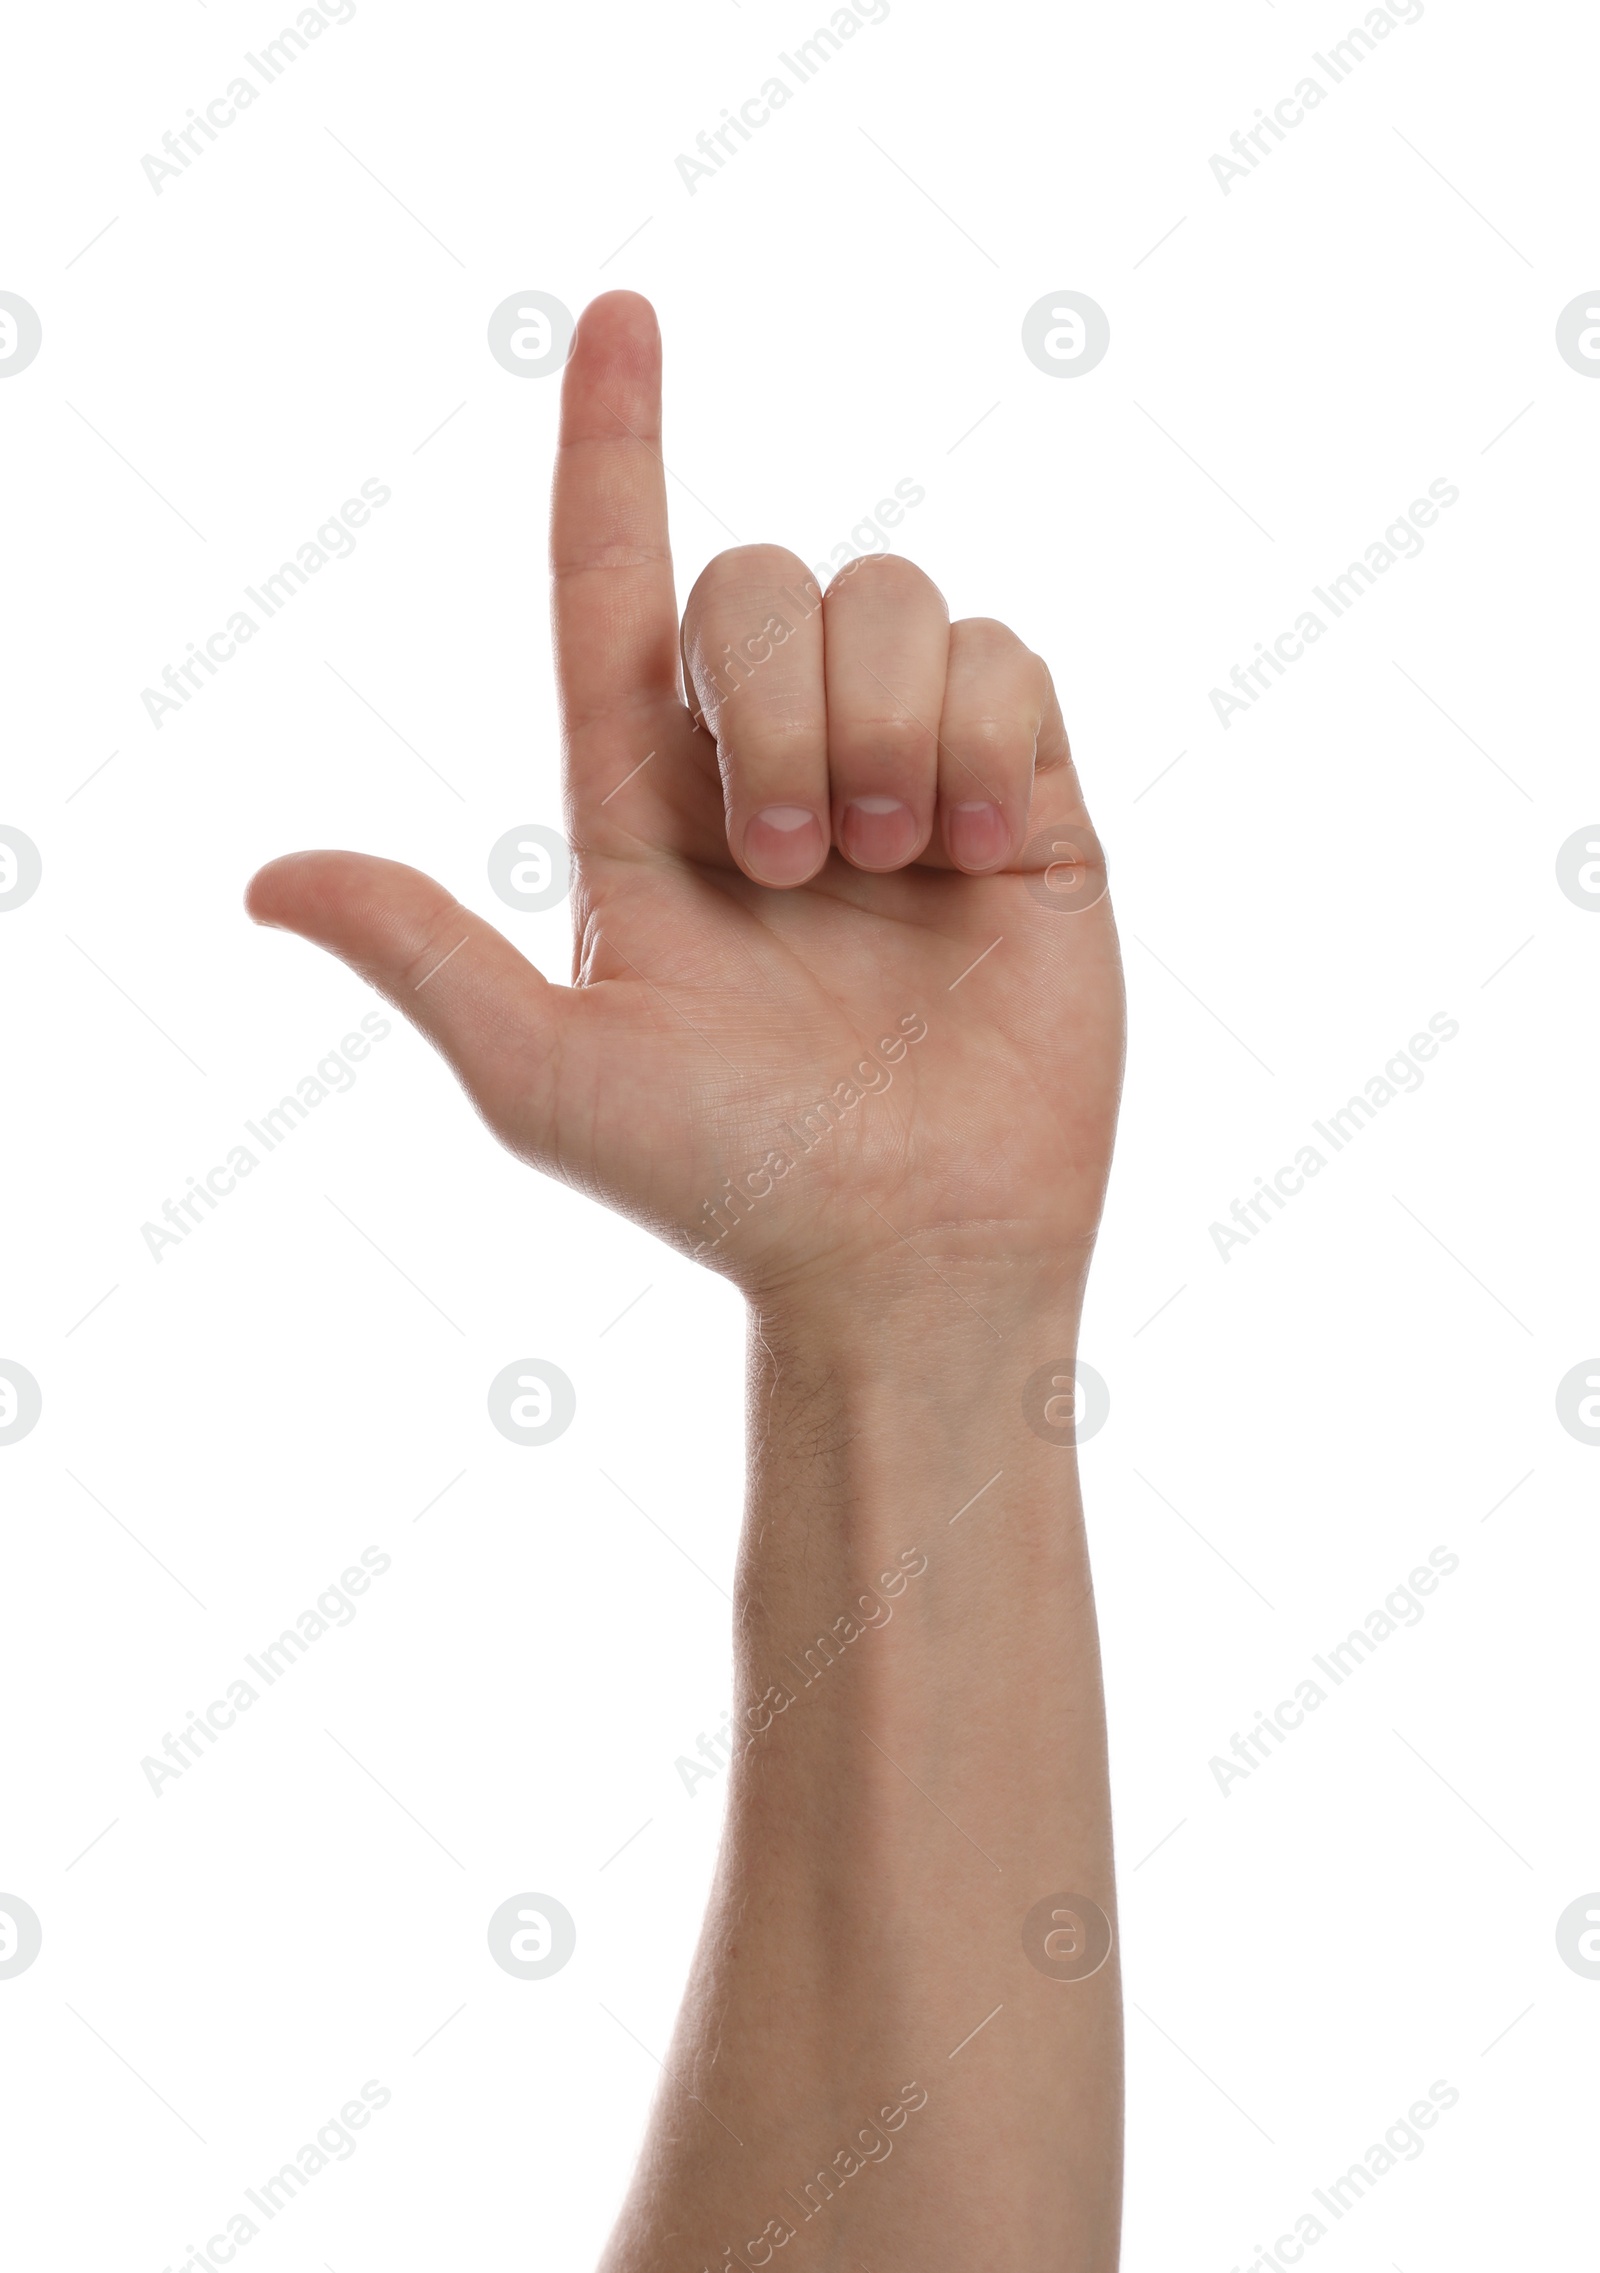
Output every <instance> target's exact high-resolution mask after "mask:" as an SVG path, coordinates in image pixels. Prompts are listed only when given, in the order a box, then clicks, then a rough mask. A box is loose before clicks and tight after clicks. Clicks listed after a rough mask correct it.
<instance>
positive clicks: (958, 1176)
mask: <svg viewBox="0 0 1600 2273" xmlns="http://www.w3.org/2000/svg"><path fill="white" fill-rule="evenodd" d="M660 416H661V412H660V343H659V339H658V336H657V333H656V328H655V324H654V320H653V317H652V315H651V312H650V310H649V309H648V308H647V307H646V305H645V304H644V303H643V302H642V301H639V300H637V299H635V298H634V297H633V296H632V295H630V294H625V293H617V294H612V295H608V296H607V297H606V298H604V299H602V300H600V301H598V302H597V303H596V304H595V306H594V307H592V308H591V309H590V310H589V311H588V312H587V314H586V315H585V317H584V319H583V322H582V323H581V324H580V326H579V329H578V333H577V338H576V342H575V346H574V352H573V356H572V360H571V363H570V364H569V366H568V369H567V374H566V381H565V391H564V397H563V428H562V445H561V452H560V457H559V461H558V465H557V471H556V481H555V492H554V505H553V512H552V542H551V550H552V567H553V573H554V591H555V625H556V635H557V636H556V646H557V660H558V664H559V668H560V673H561V681H562V696H563V707H564V726H565V733H566V753H567V785H568V814H569V828H570V833H571V838H572V845H573V852H574V859H575V881H574V912H575V918H576V924H577V940H576V956H575V971H574V979H575V983H574V985H573V986H572V987H571V988H560V987H555V986H552V985H550V984H548V983H547V982H546V981H545V979H544V978H543V977H542V976H541V975H540V973H539V972H537V971H536V970H534V969H533V967H532V966H531V965H530V964H528V963H527V962H526V961H525V960H524V959H523V958H522V957H521V956H520V955H519V954H518V953H517V952H516V950H515V949H514V948H513V947H512V946H511V945H510V944H509V943H508V942H507V941H506V940H505V939H504V938H502V937H501V935H500V934H499V933H498V932H496V931H494V930H493V929H492V928H491V927H490V926H489V925H488V924H486V923H484V922H482V921H481V919H479V918H478V917H477V916H475V915H474V914H472V913H471V912H470V911H468V910H466V909H463V908H462V907H461V906H459V905H458V904H457V903H456V902H455V901H454V900H453V898H452V897H451V895H450V894H449V893H448V892H447V891H445V890H443V889H442V888H441V887H440V886H439V885H437V884H435V883H433V882H432V881H430V879H428V878H427V877H425V876H421V875H419V874H418V873H417V872H416V871H415V870H413V869H409V868H402V867H398V866H396V865H395V864H393V863H391V862H387V861H376V860H370V859H366V858H364V857H362V856H360V855H356V854H351V853H334V852H329V853H305V854H297V855H293V856H291V857H290V858H288V859H285V860H281V861H276V862H274V863H273V864H272V865H271V866H270V867H268V868H266V869H264V870H263V871H262V872H261V874H260V875H259V876H258V877H257V878H256V880H255V882H254V884H253V885H252V887H251V903H250V904H251V908H252V911H253V912H254V913H255V915H256V916H257V917H258V919H260V920H261V921H264V922H267V923H273V924H278V925H281V926H282V927H284V928H286V929H289V930H293V931H298V932H300V933H302V934H303V935H304V936H306V937H308V938H311V939H314V940H316V941H318V942H319V943H320V944H321V945H323V946H325V947H327V948H329V949H330V950H331V951H333V952H334V953H336V954H339V955H341V956H343V957H344V959H345V960H346V961H347V962H348V963H350V964H351V965H352V966H353V967H354V968H355V969H357V970H359V971H361V972H362V973H364V974H365V975H366V976H367V977H368V978H370V979H371V980H372V982H373V983H374V984H375V985H376V986H378V987H379V988H381V989H382V990H383V992H384V993H385V994H386V995H388V996H389V998H390V999H391V1000H392V1001H393V1002H394V1003H395V1004H396V1006H397V1007H398V1008H400V1009H402V1010H403V1011H404V1012H405V1014H406V1015H407V1016H408V1017H409V1018H411V1019H412V1020H413V1021H414V1022H415V1023H416V1024H417V1025H418V1026H419V1027H420V1028H421V1030H422V1031H423V1032H424V1033H426V1034H427V1035H428V1036H429V1037H430V1038H431V1039H432V1040H433V1041H434V1042H435V1043H436V1044H437V1045H438V1047H439V1048H440V1050H441V1051H442V1052H443V1053H444V1055H445V1056H446V1057H447V1058H448V1059H449V1060H450V1062H451V1063H452V1064H453V1065H454V1067H455V1068H456V1070H457V1072H458V1073H459V1074H460V1076H461V1078H462V1080H463V1081H464V1083H465V1084H466V1086H467V1088H468V1089H469V1090H470V1092H471V1094H472V1096H473V1098H474V1100H475V1101H476V1103H477V1104H478V1106H479V1108H480V1110H481V1111H482V1112H483V1114H484V1117H485V1118H486V1119H487V1120H488V1122H489V1123H490V1125H491V1127H493V1128H494V1129H495V1131H496V1133H497V1134H498V1135H499V1136H500V1137H501V1138H502V1140H503V1141H504V1142H505V1143H506V1144H507V1145H509V1146H510V1147H511V1148H512V1149H513V1150H514V1151H516V1152H518V1153H519V1154H521V1155H522V1156H523V1157H524V1158H526V1159H528V1160H530V1161H532V1162H534V1163H535V1164H536V1165H538V1166H540V1167H541V1168H543V1169H545V1170H546V1171H547V1172H549V1173H551V1174H554V1175H558V1176H561V1177H563V1178H564V1179H565V1180H566V1181H568V1182H569V1183H572V1184H574V1185H576V1186H578V1187H579V1188H580V1189H582V1190H584V1191H586V1192H587V1193H589V1194H590V1195H591V1196H592V1197H594V1198H597V1199H601V1200H603V1201H605V1202H607V1203H608V1204H610V1205H612V1206H614V1207H617V1208H620V1209H622V1210H623V1211H624V1212H626V1213H627V1214H629V1215H630V1216H632V1217H633V1218H634V1220H635V1221H637V1222H639V1223H642V1224H644V1225H645V1226H646V1227H648V1228H649V1229H650V1230H651V1231H653V1232H654V1233H656V1234H657V1235H658V1236H660V1237H662V1238H664V1239H667V1240H670V1241H671V1242H672V1243H673V1244H674V1245H675V1246H676V1247H678V1248H679V1249H680V1250H681V1251H683V1252H686V1253H689V1254H692V1255H694V1256H696V1257H697V1258H698V1259H699V1260H701V1261H703V1262H705V1263H706V1264H708V1265H709V1267H711V1268H713V1269H716V1270H719V1271H721V1272H723V1273H724V1274H725V1275H726V1276H728V1277H729V1278H730V1279H732V1280H733V1281H734V1283H736V1284H737V1285H738V1286H739V1287H740V1288H741V1290H742V1291H743V1293H744V1294H745V1296H746V1299H747V1301H748V1303H749V1305H750V1314H751V1321H752V1325H751V1353H752V1354H751V1368H750V1410H749V1441H750V1493H749V1506H748V1511H747V1518H746V1532H745V1539H744V1544H743V1551H742V1556H741V1563H740V1576H739V1596H738V1605H737V1627H736V1635H735V1647H736V1651H737V1660H738V1704H737V1709H736V1715H735V1722H736V1727H737V1729H738V1731H739V1734H740V1738H741V1747H742V1748H741V1750H740V1751H739V1754H738V1757H737V1763H736V1769H735V1773H734V1777H733V1785H732V1791H731V1795H730V1805H731V1814H730V1819H729V1826H728V1833H727V1841H726V1847H725V1851H724V1853H723V1856H722V1858H721V1864H720V1868H719V1872H718V1878H717V1885H716V1892H715V1896H714V1900H713V1903H712V1906H711V1912H710V1916H709V1918H708V1920H707V1925H706V1930H705V1936H704V1940H703V1942H702V1945H701V1949H700V1953H699V1957H698V1960H697V1963H696V1967H695V1973H694V1980H693V1984H692V1987H691V1990H690V1994H689V1997H688V2000H687V2003H686V2006H685V2009H684V2013H683V2017H682V2021H681V2023H680V2027H679V2030H678V2035H677V2039H676V2042H675V2045H674V2049H673V2052H672V2055H671V2059H670V2061H669V2068H668V2080H667V2082H666V2084H665V2085H664V2087H663V2090H662V2094H661V2098H660V2101H659V2104H658V2106H657V2109H656V2112H655V2116H654V2119H653V2121H652V2124H651V2128H650V2133H649V2138H648V2142H647V2145H646V2150H645V2154H644V2158H643V2161H642V2164H641V2166H640V2170H639V2173H638V2177H637V2179H636V2181H635V2184H634V2187H633V2189H632V2192H631V2194H630V2197H629V2201H628V2205H627V2208H626V2210H625V2212H624V2215H623V2219H622V2223H621V2225H620V2227H619V2229H618V2231H617V2234H616V2236H615V2238H614V2240H613V2242H612V2244H611V2247H610V2250H609V2252H608V2255H607V2259H606V2266H607V2269H608V2273H679V2268H681V2269H682V2273H701V2269H702V2268H714V2267H718V2266H724V2265H726V2266H732V2265H736V2264H741V2263H742V2264H743V2265H745V2266H746V2267H747V2268H750V2269H751V2273H756V2269H757V2268H759V2267H761V2266H763V2265H766V2264H768V2263H771V2262H773V2261H774V2260H775V2259H776V2258H777V2255H778V2253H779V2252H780V2251H787V2252H788V2253H789V2254H788V2255H787V2256H785V2257H784V2258H783V2259H782V2262H783V2263H784V2264H785V2265H786V2266H805V2265H810V2266H814V2267H818V2268H822V2267H827V2268H830V2269H831V2268H834V2267H838V2268H841V2269H843V2268H846V2267H851V2268H854V2267H858V2266H865V2267H866V2268H867V2273H894V2269H895V2268H897V2267H904V2266H909V2265H916V2266H918V2267H920V2268H923V2269H924V2273H942V2269H946V2268H948V2269H949V2273H971V2268H972V2267H973V2266H974V2265H976V2264H978V2263H979V2262H981V2263H983V2264H984V2265H986V2266H990V2267H994V2268H997V2269H998V2268H1015V2269H1016V2273H1024V2269H1026V2273H1038V2269H1039V2268H1041V2267H1043V2266H1045V2265H1054V2264H1060V2265H1071V2266H1072V2267H1074V2268H1075V2269H1078V2273H1102V2269H1109V2268H1111V2267H1112V2266H1113V2265H1114V2263H1115V2259H1116V2231H1117V2205H1118V2139H1119V2127H1120V2107H1121V2081H1120V2037H1119V2023H1118V2005H1117V1987H1116V1963H1115V1955H1114V1952H1109V1953H1108V1944H1109V1937H1110V1924H1109V1920H1110V1916H1111V1912H1112V1889H1111V1856H1110V1833H1109V1824H1108V1811H1107V1799H1106V1778H1105V1745H1104V1732H1103V1724H1102V1705H1101V1691H1100V1676H1099V1666H1098V1659H1097V1653H1096V1642H1095V1629H1094V1616H1093V1610H1092V1606H1091V1597H1090V1587H1089V1573H1088V1563H1087V1558H1086V1554H1085V1550H1084V1541H1083V1531H1082V1523H1081V1517H1080V1511H1079V1505H1078V1498H1077V1487H1076V1479H1075V1473H1074V1461H1075V1450H1074V1445H1073V1441H1072V1436H1073V1432H1072V1426H1071V1420H1072V1398H1073V1381H1072V1375H1073V1366H1072V1357H1073V1350H1074V1347H1075V1339H1076V1326H1077V1316H1078V1310H1079V1305H1080V1301H1081V1297H1082V1290H1083V1280H1084V1275H1085V1272H1086V1270H1087V1267H1088V1257H1089V1253H1090V1249H1091V1246H1092V1243H1093V1238H1094V1231H1095V1226H1096V1224H1097V1222H1098V1219H1099V1212H1100V1206H1101V1200H1102V1195H1103V1192H1104V1186H1105V1179H1106V1174H1107V1169H1108V1164H1109V1158H1110V1147H1111V1137H1112V1128H1113V1123H1114V1119H1115V1111H1116V1099H1117V1089H1118V1083H1119V1080H1120V1075H1121V1064H1122V987H1121V974H1120V965H1119V961H1118V954H1117V942H1116V933H1115V929H1114V926H1113V924H1112V921H1111V913H1110V906H1109V902H1108V901H1107V899H1106V893H1105V876H1104V869H1103V863H1102V859H1101V854H1100V848H1099V845H1098V843H1097V841H1096V839H1095V835H1094V831H1093V829H1092V827H1091V826H1090V824H1089V821H1088V816H1087V814H1086V812H1085V810H1084V805H1083V799H1082V793H1081V791H1080V788H1079V785H1078V780H1077V775H1076V772H1075V770H1074V767H1073V763H1072V756H1071V752H1070V750H1069V748H1068V743H1067V735H1066V729H1065V726H1064V724H1063V722H1062V717H1061V710H1060V706H1059V703H1058V701H1057V698H1056V693H1055V688H1054V686H1053V683H1052V681H1051V677H1050V673H1049V671H1048V670H1047V668H1046V667H1045V665H1044V663H1043V662H1042V661H1041V659H1040V658H1039V657H1038V656H1037V655H1035V654H1033V653H1032V652H1031V651H1030V650H1029V649H1028V648H1027V647H1026V646H1025V645H1024V644H1023V642H1022V641H1021V640H1020V639H1018V638H1017V636H1016V634H1015V633H1013V632H1011V631H1009V630H1008V629H1007V628H1006V627H1005V626H1004V625H1001V624H998V623H994V622H992V621H990V620H989V619H987V618H983V617H975V618H969V619H967V620H965V621H962V622H956V623H952V622H951V621H950V620H949V615H948V612H947V610H946V607H945V603H944V599H943V596H942V595H941V594H940V592H939V591H938V589H937V588H936V587H935V586H934V585H933V584H932V582H931V581H930V580H929V579H928V578H927V577H926V576H925V575H923V574H922V572H921V571H920V570H919V569H917V568H915V567H913V566H912V565H911V564H910V563H909V562H906V561H903V560H898V559H893V558H879V559H876V560H870V561H865V562H862V563H859V564H856V566H855V567H854V568H853V569H852V570H851V571H849V572H845V573H842V574H841V575H840V577H838V578H836V579H835V581H834V583H833V584H832V585H831V586H830V588H829V590H828V592H827V594H826V595H825V596H824V595H823V594H821V593H819V592H818V591H817V589H816V587H815V585H814V584H812V583H811V581H810V578H809V575H808V573H807V571H806V569H805V567H804V564H803V563H802V562H801V561H800V560H798V559H797V558H796V556H795V555H794V554H792V553H789V552H786V551H784V550H783V549H782V548H781V547H779V546H776V545H752V546H744V547H741V548H740V549H739V550H737V551H735V552H731V553H725V554H722V555H721V556H719V558H718V559H716V560H714V561H712V562H711V563H710V565H709V566H708V567H707V568H706V570H705V571H704V573H703V574H702V575H701V577H700V579H699V580H698V582H697V583H696V585H695V588H694V591H693V592H692V593H691V595H690V598H689V602H688V607H687V610H686V613H685V616H684V620H683V623H682V626H681V629H680V626H679V622H678V616H677V608H676V601H675V596H674V590H673V578H672V566H671V558H670V553H669V550H668V542H667V517H666V498H665V486H664V480H663V469H662V462H661V456H660V448H659V437H660Z"/></svg>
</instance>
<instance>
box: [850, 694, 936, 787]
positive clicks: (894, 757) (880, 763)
mask: <svg viewBox="0 0 1600 2273" xmlns="http://www.w3.org/2000/svg"><path fill="white" fill-rule="evenodd" d="M828 747H829V754H830V756H831V758H832V759H833V761H834V763H835V764H836V765H838V766H839V767H840V768H841V769H842V770H844V771H846V772H849V773H859V772H862V771H864V770H867V769H871V770H872V771H873V772H875V773H878V772H887V773H890V774H893V775H894V776H895V777H896V778H897V779H902V778H905V777H908V776H915V775H917V774H920V773H931V771H932V769H933V764H934V760H935V757H936V755H937V751H938V736H937V735H936V734H935V732H934V731H933V729H932V728H931V727H929V726H926V725H924V723H923V722H922V720H921V719H920V718H913V717H911V716H910V715H909V713H907V712H905V711H890V712H885V713H884V714H883V715H882V716H880V717H857V716H851V717H847V718H843V719H838V720H835V719H834V718H833V717H832V716H831V715H830V717H829V721H828Z"/></svg>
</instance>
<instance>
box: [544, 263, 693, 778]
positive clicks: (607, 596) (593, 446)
mask: <svg viewBox="0 0 1600 2273" xmlns="http://www.w3.org/2000/svg"><path fill="white" fill-rule="evenodd" d="M550 574H551V580H552V609H553V614H554V622H555V655H556V679H557V686H558V688H559V692H560V699H561V713H562V723H563V726H564V729H565V733H566V738H567V765H568V776H569V782H570V787H571V791H572V795H573V798H574V801H575V803H576V805H577V808H578V810H579V811H580V812H583V811H593V810H594V807H595V805H596V804H597V803H598V799H599V797H600V796H603V795H604V794H605V792H606V791H607V790H609V789H611V788H613V787H614V786H615V781H616V778H617V767H616V761H617V760H618V759H619V758H621V757H624V756H627V757H629V762H630V763H632V762H633V758H634V757H636V756H638V755H639V754H640V753H639V752H637V751H635V750H634V748H633V745H634V744H635V743H636V742H640V737H641V734H643V736H644V737H645V741H644V742H643V743H641V750H642V748H643V747H644V746H646V744H647V742H648V738H649V733H650V728H651V724H652V720H651V717H650V713H651V711H652V710H655V711H657V712H659V709H660V706H661V705H662V704H664V703H665V704H671V703H674V702H675V701H676V700H677V695H678V614H677V603H676V600H675V598H674V594H673V588H672V553H671V549H670V545H669V542H668V537H667V492H666V478H665V474H664V470H663V468H662V463H661V334H660V332H659V330H658V329H657V326H656V318H655V310H654V309H653V308H652V307H651V305H650V303H649V301H648V300H644V299H641V298H640V296H639V295H638V293H636V292H607V293H605V294H603V295H602V297H601V298H600V299H598V300H594V301H592V302H591V303H590V305H589V306H588V307H587V308H586V309H585V310H584V312H583V315H582V316H581V317H580V319H579V322H578V328H577V333H576V336H575V338H574V341H573V347H572V354H571V356H570V358H569V360H568V363H567V368H566V374H565V377H564V379H563V382H562V390H561V439H560V444H559V447H558V449H557V453H556V465H555V480H554V484H553V488H552V493H551V506H550ZM630 753H631V755H630ZM623 771H626V768H625V767H624V768H623ZM591 793H592V794H591Z"/></svg>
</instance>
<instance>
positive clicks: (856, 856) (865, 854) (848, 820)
mask: <svg viewBox="0 0 1600 2273" xmlns="http://www.w3.org/2000/svg"><path fill="white" fill-rule="evenodd" d="M839 834H840V836H841V837H842V838H843V840H844V849H845V851H846V852H847V853H848V854H849V856H850V858H851V859H852V860H853V861H854V862H855V864H856V866H857V867H858V868H898V867H899V866H900V865H901V863H902V862H903V861H907V860H909V859H910V858H911V855H912V853H913V852H914V851H915V850H916V843H917V817H916V815H915V813H913V812H912V810H911V808H910V806H909V805H907V804H904V803H903V802H902V801H901V799H899V798H898V797H852V798H851V800H850V802H849V804H848V805H846V807H845V809H844V812H843V814H842V815H841V817H840V822H839Z"/></svg>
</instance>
